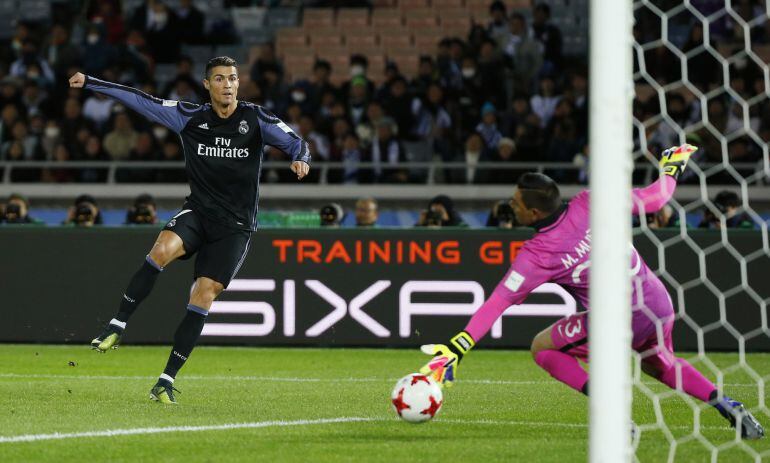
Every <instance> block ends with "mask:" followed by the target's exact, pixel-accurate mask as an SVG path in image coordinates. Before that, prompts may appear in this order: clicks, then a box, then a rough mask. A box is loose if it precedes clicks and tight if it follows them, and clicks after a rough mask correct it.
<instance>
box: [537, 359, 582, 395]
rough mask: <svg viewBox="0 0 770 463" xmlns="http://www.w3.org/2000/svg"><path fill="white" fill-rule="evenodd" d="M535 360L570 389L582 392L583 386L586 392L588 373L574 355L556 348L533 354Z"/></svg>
mask: <svg viewBox="0 0 770 463" xmlns="http://www.w3.org/2000/svg"><path fill="white" fill-rule="evenodd" d="M535 362H536V363H537V364H538V365H540V367H541V368H543V369H544V370H545V371H547V372H548V373H549V374H550V375H551V376H553V377H554V378H555V379H557V380H559V381H561V382H562V383H564V384H566V385H567V386H569V387H571V388H572V389H574V390H576V391H578V392H583V389H584V388H585V390H586V393H587V392H588V388H587V387H586V385H587V384H588V373H586V371H585V370H584V369H583V367H581V366H580V363H579V362H578V360H577V359H576V358H575V357H573V356H571V355H568V354H565V353H564V352H559V351H558V350H542V351H540V352H538V353H537V354H536V355H535Z"/></svg>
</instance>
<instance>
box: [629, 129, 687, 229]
mask: <svg viewBox="0 0 770 463" xmlns="http://www.w3.org/2000/svg"><path fill="white" fill-rule="evenodd" d="M697 150H698V148H697V147H695V146H692V145H688V144H684V145H682V146H679V147H672V148H669V149H667V150H666V151H664V152H663V155H662V156H661V158H660V168H661V173H660V177H659V178H658V180H656V181H655V182H653V183H652V184H650V185H648V186H646V187H644V188H634V189H633V190H632V193H631V194H632V195H633V196H632V197H633V204H632V205H631V208H632V213H633V214H650V213H652V212H657V211H659V210H660V209H661V208H662V207H663V206H665V205H666V203H668V201H669V200H670V199H671V196H673V194H674V190H676V181H677V179H678V178H679V175H680V174H681V173H682V172H683V171H684V169H685V167H686V166H687V161H688V160H689V159H690V156H692V154H693V153H694V152H696V151H697Z"/></svg>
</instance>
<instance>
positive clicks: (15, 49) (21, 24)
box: [4, 21, 32, 62]
mask: <svg viewBox="0 0 770 463" xmlns="http://www.w3.org/2000/svg"><path fill="white" fill-rule="evenodd" d="M31 38H32V30H31V29H30V25H29V24H28V23H27V22H25V21H18V22H17V24H16V29H15V30H14V34H13V37H11V40H10V44H9V48H10V53H8V54H7V58H8V61H9V62H10V61H14V60H16V59H17V58H20V57H21V54H22V48H24V42H26V41H27V40H30V39H31ZM4 58H5V57H4Z"/></svg>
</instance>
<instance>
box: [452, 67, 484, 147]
mask: <svg viewBox="0 0 770 463" xmlns="http://www.w3.org/2000/svg"><path fill="white" fill-rule="evenodd" d="M460 69H461V70H460V73H461V75H462V83H461V86H460V89H459V90H457V91H456V92H454V102H455V104H456V106H455V109H456V111H455V112H453V116H454V117H453V119H454V123H455V125H456V126H458V131H457V132H458V133H460V134H461V135H462V136H463V137H465V136H467V135H468V133H469V132H471V131H472V130H473V129H474V128H475V127H476V124H477V123H478V121H479V119H480V118H481V115H480V113H479V108H480V107H481V100H480V93H481V91H480V89H481V76H480V75H479V73H478V69H477V68H476V60H475V59H474V58H473V57H472V56H466V57H465V58H463V60H462V62H461V67H460Z"/></svg>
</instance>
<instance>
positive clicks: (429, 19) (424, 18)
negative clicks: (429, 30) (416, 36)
mask: <svg viewBox="0 0 770 463" xmlns="http://www.w3.org/2000/svg"><path fill="white" fill-rule="evenodd" d="M406 26H407V27H408V28H409V29H411V30H416V29H421V28H425V27H436V26H438V18H437V17H436V12H435V11H434V10H433V9H431V8H419V9H414V10H411V11H409V13H408V14H407V15H406Z"/></svg>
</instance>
